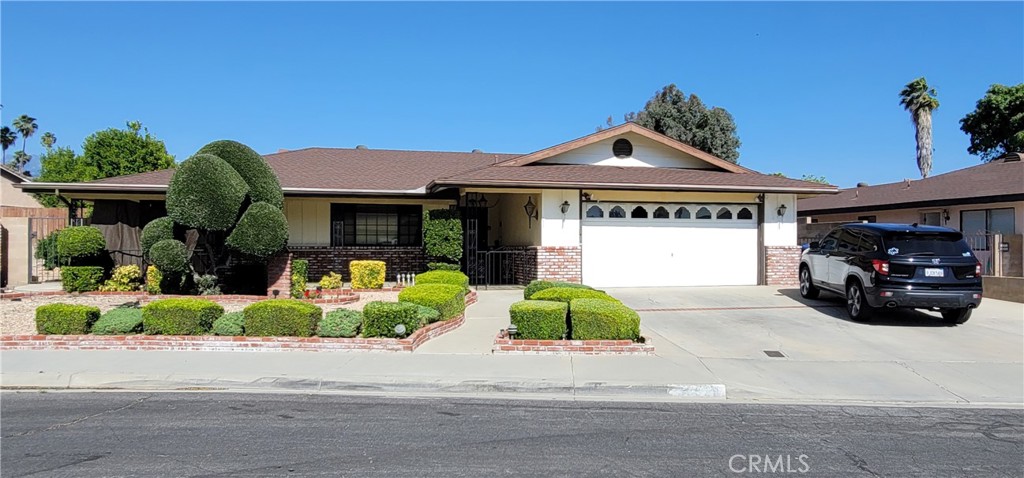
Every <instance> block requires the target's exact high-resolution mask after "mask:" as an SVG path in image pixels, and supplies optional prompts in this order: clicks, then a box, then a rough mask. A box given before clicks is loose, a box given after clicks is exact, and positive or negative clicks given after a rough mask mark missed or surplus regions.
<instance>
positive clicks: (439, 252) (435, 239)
mask: <svg viewBox="0 0 1024 478" xmlns="http://www.w3.org/2000/svg"><path fill="white" fill-rule="evenodd" d="M423 248H424V250H425V251H426V252H427V255H428V256H430V257H431V258H438V259H441V260H443V261H446V262H458V261H459V259H462V221H461V220H460V219H459V212H458V211H452V210H450V209H433V210H430V211H424V212H423Z"/></svg>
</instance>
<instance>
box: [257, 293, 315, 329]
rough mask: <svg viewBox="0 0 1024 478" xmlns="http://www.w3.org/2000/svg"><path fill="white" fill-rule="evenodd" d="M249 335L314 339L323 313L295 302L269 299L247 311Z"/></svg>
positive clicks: (292, 300)
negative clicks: (313, 336)
mask: <svg viewBox="0 0 1024 478" xmlns="http://www.w3.org/2000/svg"><path fill="white" fill-rule="evenodd" d="M244 312H245V335H249V336H278V337H310V336H312V335H313V334H314V333H315V332H316V326H317V324H318V323H319V322H320V318H321V317H323V310H322V309H320V307H317V306H315V305H313V304H310V303H309V302H303V301H301V300H295V299H269V300H264V301H260V302H257V303H255V304H252V305H250V306H248V307H246V308H245V310H244Z"/></svg>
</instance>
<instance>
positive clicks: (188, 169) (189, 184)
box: [158, 154, 249, 270]
mask: <svg viewBox="0 0 1024 478" xmlns="http://www.w3.org/2000/svg"><path fill="white" fill-rule="evenodd" d="M248 193H249V186H248V185H247V184H246V183H245V180H243V179H242V176H240V175H239V174H238V172H236V171H235V169H234V168H232V167H231V165H230V164H228V163H227V162H226V161H224V160H223V159H221V158H218V157H217V156H213V155H211V154H197V155H195V156H192V157H191V158H189V159H187V160H185V162H184V163H181V165H180V166H178V169H177V171H175V172H174V177H172V178H171V183H170V185H169V186H168V187H167V214H168V215H169V216H170V217H171V219H173V220H174V222H176V223H178V224H183V225H185V226H188V227H194V228H199V229H207V230H210V231H224V230H227V229H230V228H231V227H232V226H234V225H235V220H237V219H238V210H239V208H241V207H242V203H243V202H244V201H245V196H246V194H248ZM158 267H159V266H158ZM160 269H161V270H163V268H162V267H161V268H160Z"/></svg>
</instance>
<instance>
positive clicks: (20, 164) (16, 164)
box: [11, 151, 32, 173]
mask: <svg viewBox="0 0 1024 478" xmlns="http://www.w3.org/2000/svg"><path fill="white" fill-rule="evenodd" d="M29 161H32V155H31V154H28V153H26V152H24V151H15V152H14V160H12V161H11V167H12V168H14V170H15V171H17V172H19V173H21V172H24V171H25V166H26V165H27V164H28V162H29Z"/></svg>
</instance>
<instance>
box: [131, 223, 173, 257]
mask: <svg viewBox="0 0 1024 478" xmlns="http://www.w3.org/2000/svg"><path fill="white" fill-rule="evenodd" d="M164 239H174V220H173V219H171V218H169V217H167V216H164V217H161V218H158V219H153V220H152V221H149V224H146V227H143V228H142V235H141V236H139V244H140V245H141V246H142V252H149V249H150V248H151V247H153V244H156V243H158V242H160V241H162V240H164Z"/></svg>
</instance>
